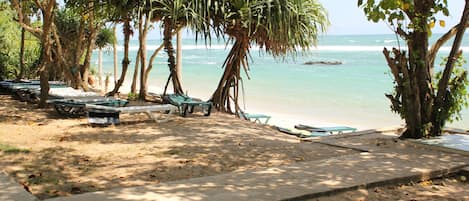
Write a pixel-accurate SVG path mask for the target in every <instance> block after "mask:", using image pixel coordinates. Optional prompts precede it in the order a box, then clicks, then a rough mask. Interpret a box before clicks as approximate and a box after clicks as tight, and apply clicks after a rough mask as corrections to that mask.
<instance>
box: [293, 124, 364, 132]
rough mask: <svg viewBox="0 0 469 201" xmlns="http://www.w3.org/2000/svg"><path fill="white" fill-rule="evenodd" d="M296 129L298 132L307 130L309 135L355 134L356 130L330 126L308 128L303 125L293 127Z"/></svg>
mask: <svg viewBox="0 0 469 201" xmlns="http://www.w3.org/2000/svg"><path fill="white" fill-rule="evenodd" d="M295 128H296V129H300V130H307V131H310V132H311V133H313V132H315V133H321V132H323V133H329V134H334V133H336V134H342V133H344V132H355V131H356V130H357V129H356V128H352V127H348V126H330V127H314V126H308V125H304V124H298V125H295Z"/></svg>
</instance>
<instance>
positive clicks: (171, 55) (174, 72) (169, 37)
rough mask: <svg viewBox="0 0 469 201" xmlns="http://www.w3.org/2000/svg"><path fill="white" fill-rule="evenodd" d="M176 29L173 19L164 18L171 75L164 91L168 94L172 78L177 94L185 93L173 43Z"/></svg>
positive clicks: (164, 35) (165, 39)
mask: <svg viewBox="0 0 469 201" xmlns="http://www.w3.org/2000/svg"><path fill="white" fill-rule="evenodd" d="M173 30H174V26H173V22H172V19H165V20H164V30H163V41H164V49H165V51H166V53H167V54H168V67H169V72H170V75H169V77H168V81H167V82H166V86H165V89H164V93H163V94H166V90H167V88H168V84H169V81H170V80H172V84H173V91H174V93H175V94H184V91H183V90H182V86H181V82H180V78H179V77H178V73H177V70H176V61H175V57H174V47H173V43H172V41H171V40H172V31H173Z"/></svg>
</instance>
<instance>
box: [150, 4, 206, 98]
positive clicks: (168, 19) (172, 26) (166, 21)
mask: <svg viewBox="0 0 469 201" xmlns="http://www.w3.org/2000/svg"><path fill="white" fill-rule="evenodd" d="M207 2H210V0H209V1H207ZM198 3H199V0H195V1H191V0H156V1H155V4H154V13H155V14H154V20H155V21H161V23H162V26H163V43H164V50H165V51H166V53H167V54H168V67H169V71H170V75H169V77H168V80H167V82H166V86H165V90H164V93H165V94H166V90H167V87H168V85H169V82H170V81H172V85H173V91H174V93H176V94H183V93H184V92H183V89H182V84H181V78H180V77H179V75H180V74H179V73H178V72H177V68H176V59H175V56H174V52H175V51H174V46H173V42H172V39H173V35H174V33H175V32H177V31H179V30H180V29H181V28H182V27H184V26H193V25H195V26H197V25H200V24H203V22H202V21H201V20H200V19H201V18H200V16H199V15H198V13H197V12H196V10H195V9H194V8H196V5H201V4H198Z"/></svg>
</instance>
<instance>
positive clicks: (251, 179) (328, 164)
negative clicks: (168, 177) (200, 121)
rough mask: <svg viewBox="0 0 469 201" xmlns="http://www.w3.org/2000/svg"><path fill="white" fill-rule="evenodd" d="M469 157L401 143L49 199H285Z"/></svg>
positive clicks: (421, 174)
mask: <svg viewBox="0 0 469 201" xmlns="http://www.w3.org/2000/svg"><path fill="white" fill-rule="evenodd" d="M467 166H469V157H467V156H464V155H459V154H456V153H446V152H441V151H432V150H428V149H422V148H415V147H412V146H403V147H401V148H400V149H399V150H398V151H393V152H386V151H383V152H364V153H360V154H353V155H344V156H341V157H336V158H329V159H325V160H319V161H307V162H301V163H295V164H292V165H288V166H281V167H274V168H265V169H258V170H251V171H245V172H233V173H228V174H222V175H216V176H211V177H202V178H193V179H188V180H179V181H174V182H167V183H161V184H157V185H150V186H140V187H133V188H120V189H113V190H109V191H102V192H92V193H86V194H81V195H74V196H70V197H60V198H55V199H50V200H49V201H85V200H86V201H98V200H99V201H108V200H117V201H129V200H142V201H146V200H178V201H179V200H184V201H185V200H190V201H192V200H225V201H229V200H234V201H241V200H269V201H270V200H289V199H296V198H313V197H317V196H319V195H325V194H327V193H334V192H339V191H343V190H344V189H345V190H347V189H353V188H358V187H372V186H374V185H382V184H386V183H387V182H391V183H396V182H398V183H401V182H402V183H407V182H409V181H410V180H413V181H415V180H423V179H429V178H431V177H436V176H442V175H445V174H449V173H452V172H456V171H459V170H460V169H461V168H464V167H467Z"/></svg>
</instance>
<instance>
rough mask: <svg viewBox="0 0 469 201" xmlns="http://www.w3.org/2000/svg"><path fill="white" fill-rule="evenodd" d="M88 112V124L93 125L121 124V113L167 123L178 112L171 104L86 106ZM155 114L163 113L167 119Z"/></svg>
mask: <svg viewBox="0 0 469 201" xmlns="http://www.w3.org/2000/svg"><path fill="white" fill-rule="evenodd" d="M86 110H87V111H88V122H89V123H90V124H91V125H109V124H119V123H120V120H119V114H121V113H128V114H133V113H145V114H147V115H148V117H149V118H150V119H152V120H154V121H155V122H158V123H160V122H166V121H168V120H169V118H170V116H171V114H172V113H174V112H175V111H176V110H177V107H175V106H173V105H170V104H163V105H145V106H130V107H109V106H103V105H94V104H86ZM154 112H163V113H165V114H166V115H165V116H166V118H161V117H162V116H163V114H161V115H160V117H156V116H155V115H154V114H153V113H154Z"/></svg>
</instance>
